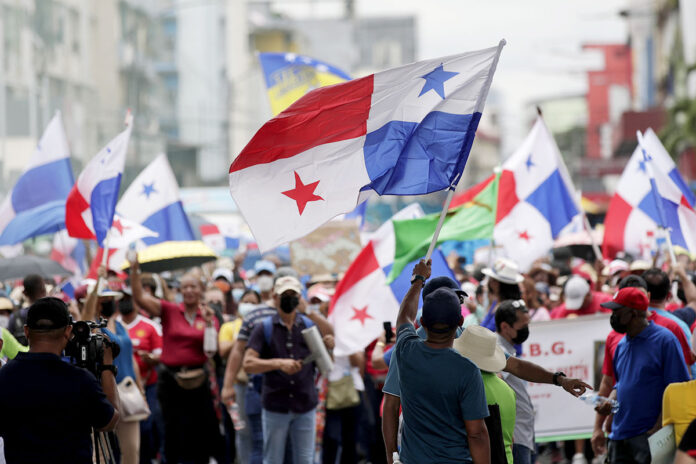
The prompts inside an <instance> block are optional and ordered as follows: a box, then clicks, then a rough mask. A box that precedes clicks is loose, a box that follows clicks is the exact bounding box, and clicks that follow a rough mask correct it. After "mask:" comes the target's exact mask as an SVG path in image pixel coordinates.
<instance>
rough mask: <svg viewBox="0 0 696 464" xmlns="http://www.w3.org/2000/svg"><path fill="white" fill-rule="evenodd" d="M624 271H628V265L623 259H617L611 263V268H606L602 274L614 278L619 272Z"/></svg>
mask: <svg viewBox="0 0 696 464" xmlns="http://www.w3.org/2000/svg"><path fill="white" fill-rule="evenodd" d="M623 271H628V263H627V262H626V261H624V260H623V259H615V260H613V261H612V262H611V263H609V266H607V267H605V268H604V270H603V271H602V274H604V275H605V276H613V275H614V274H616V273H617V272H623Z"/></svg>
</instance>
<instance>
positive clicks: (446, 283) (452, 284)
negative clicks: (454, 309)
mask: <svg viewBox="0 0 696 464" xmlns="http://www.w3.org/2000/svg"><path fill="white" fill-rule="evenodd" d="M443 287H444V288H449V289H451V290H453V291H454V293H456V294H457V295H462V296H469V295H467V293H466V292H465V291H464V290H462V286H461V285H459V283H457V282H456V281H454V280H453V279H452V278H450V277H447V276H437V277H433V278H432V279H430V280H428V281H427V282H426V283H425V285H424V286H423V301H425V297H426V296H428V295H429V294H430V293H432V292H434V291H435V290H437V289H438V288H443Z"/></svg>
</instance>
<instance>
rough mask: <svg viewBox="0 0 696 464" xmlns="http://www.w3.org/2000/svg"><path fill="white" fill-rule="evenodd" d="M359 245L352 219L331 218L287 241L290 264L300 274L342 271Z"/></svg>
mask: <svg viewBox="0 0 696 464" xmlns="http://www.w3.org/2000/svg"><path fill="white" fill-rule="evenodd" d="M361 249H362V245H361V243H360V232H359V230H358V225H357V224H356V222H355V221H331V222H328V223H326V224H324V225H323V226H321V227H320V228H319V229H317V230H315V231H313V232H311V233H310V234H308V235H306V236H304V237H302V238H301V239H298V240H295V241H294V242H291V243H290V260H291V262H292V266H293V267H294V268H295V269H296V270H297V271H298V272H299V273H300V274H301V275H316V274H338V273H341V272H345V271H346V269H348V266H350V263H352V262H353V259H355V257H356V256H357V255H358V253H359V252H360V250H361Z"/></svg>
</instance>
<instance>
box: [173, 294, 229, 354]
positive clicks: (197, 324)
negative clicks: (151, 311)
mask: <svg viewBox="0 0 696 464" xmlns="http://www.w3.org/2000/svg"><path fill="white" fill-rule="evenodd" d="M160 304H161V307H162V314H161V317H162V357H161V358H160V360H161V361H162V364H164V365H165V366H173V367H178V366H200V365H202V364H204V363H205V362H206V360H207V359H208V358H207V356H206V355H205V353H204V352H203V332H204V331H205V327H206V322H205V319H203V315H202V314H201V310H200V308H198V310H196V317H195V318H194V320H193V324H190V323H189V321H187V320H186V316H185V312H184V304H183V303H180V304H176V303H170V302H169V301H164V300H160ZM213 324H215V329H216V330H217V329H218V321H217V319H216V318H213Z"/></svg>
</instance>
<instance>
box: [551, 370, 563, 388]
mask: <svg viewBox="0 0 696 464" xmlns="http://www.w3.org/2000/svg"><path fill="white" fill-rule="evenodd" d="M559 377H566V375H565V372H555V373H554V374H553V384H554V385H558V386H559V387H560V386H561V384H560V383H559V382H558V378H559Z"/></svg>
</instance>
